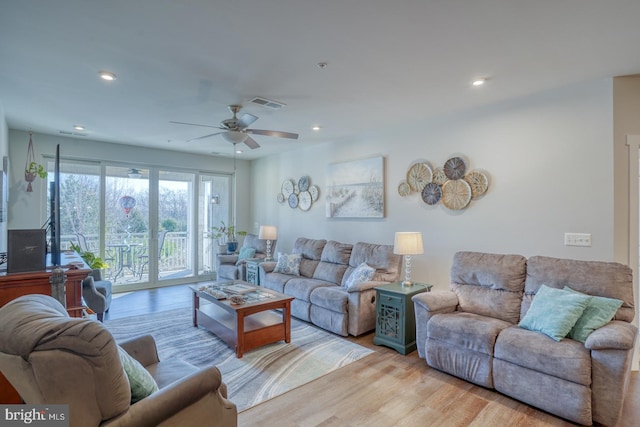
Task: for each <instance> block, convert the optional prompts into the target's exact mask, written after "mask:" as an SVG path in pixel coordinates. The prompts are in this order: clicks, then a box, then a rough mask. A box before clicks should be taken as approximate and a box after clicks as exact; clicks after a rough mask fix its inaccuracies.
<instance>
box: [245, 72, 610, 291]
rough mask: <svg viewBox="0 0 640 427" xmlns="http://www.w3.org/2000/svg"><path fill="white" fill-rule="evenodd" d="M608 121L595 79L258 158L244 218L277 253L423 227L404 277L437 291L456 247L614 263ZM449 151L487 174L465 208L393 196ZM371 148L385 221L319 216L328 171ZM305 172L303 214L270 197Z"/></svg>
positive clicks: (604, 85) (603, 93)
mask: <svg viewBox="0 0 640 427" xmlns="http://www.w3.org/2000/svg"><path fill="white" fill-rule="evenodd" d="M486 89H487V90H499V87H497V86H496V87H487V88H486ZM612 126H613V125H612V81H611V80H610V79H603V80H597V81H590V82H586V83H584V84H580V85H575V86H571V87H565V88H560V89H557V90H554V91H551V92H547V93H540V94H538V95H536V96H531V97H528V98H525V99H520V100H517V101H513V102H506V103H502V104H499V105H493V106H490V107H487V108H483V109H477V110H474V111H467V112H465V113H463V114H458V115H453V116H449V117H442V118H439V119H438V120H432V121H425V122H424V123H411V124H407V125H406V128H405V129H404V130H402V131H395V130H394V131H388V132H385V131H378V132H371V133H370V134H368V135H363V136H362V137H360V138H358V139H354V140H353V141H344V142H340V143H332V144H327V145H326V146H321V147H317V148H310V149H306V150H300V151H296V152H290V153H283V154H281V155H277V156H272V157H268V158H265V159H260V160H256V161H254V162H253V167H252V189H253V193H252V203H253V206H254V219H253V220H254V222H255V223H262V224H274V225H277V226H278V234H279V239H278V248H277V250H278V251H283V252H287V251H290V250H291V248H292V245H293V243H294V241H295V239H296V238H297V237H300V236H305V237H310V238H325V239H334V240H338V241H341V242H350V243H355V242H357V241H365V242H373V243H388V244H392V243H393V235H394V232H395V231H421V232H422V233H423V239H424V244H425V254H424V255H420V256H415V257H413V268H412V278H413V279H414V280H417V281H423V282H428V283H431V284H434V285H435V286H436V289H446V288H447V287H448V283H449V269H450V266H451V259H452V256H453V254H454V253H455V252H456V251H460V250H475V251H487V252H496V253H516V254H522V255H525V256H531V255H537V254H539V255H548V256H557V257H568V258H575V259H589V260H604V261H612V260H613V237H612V232H613V151H612V135H613V130H612ZM301 143H302V144H304V141H301ZM458 154H461V155H463V157H465V158H466V159H467V164H468V167H469V169H475V168H479V169H483V170H484V171H486V172H487V173H488V174H489V176H490V180H491V183H490V187H489V190H488V192H487V193H486V195H485V196H484V197H483V198H482V199H480V200H477V201H472V202H471V205H470V206H469V207H468V208H467V209H466V210H464V211H458V212H452V211H449V210H447V209H446V208H445V207H444V206H443V205H442V204H439V205H437V206H436V207H430V206H428V205H426V204H424V203H423V202H422V201H421V199H420V197H419V196H418V195H415V194H414V195H412V196H410V197H406V198H402V197H400V196H399V195H398V193H397V187H398V184H399V183H400V182H401V181H402V180H403V179H404V177H405V174H406V171H407V169H408V168H409V167H410V165H411V164H412V163H414V162H416V161H425V160H426V161H429V162H430V163H431V165H432V166H438V165H440V166H441V165H442V164H443V163H444V162H445V161H446V160H447V159H448V158H450V157H451V156H452V155H458ZM379 155H382V156H384V157H385V167H386V190H385V191H386V201H385V203H386V214H385V218H384V219H381V220H339V219H327V218H325V206H324V205H325V203H324V201H323V200H322V199H323V194H322V191H323V190H324V188H325V182H324V179H325V169H326V166H327V165H328V164H329V163H332V162H340V161H346V160H353V159H359V158H367V157H372V156H379ZM305 174H306V175H309V176H310V177H311V178H312V183H315V184H316V185H318V186H319V187H320V190H321V197H320V199H321V200H319V201H318V203H316V204H314V205H313V206H312V208H311V210H310V211H308V212H303V211H301V210H299V209H296V210H292V209H290V208H289V207H288V206H287V205H286V204H284V205H280V204H278V203H277V201H276V194H277V193H278V192H279V189H280V185H281V183H282V181H283V180H284V179H286V178H293V179H296V180H297V179H298V178H299V177H300V176H302V175H305ZM564 232H583V233H591V234H592V242H593V245H592V247H588V248H583V247H568V246H564V244H563V237H564Z"/></svg>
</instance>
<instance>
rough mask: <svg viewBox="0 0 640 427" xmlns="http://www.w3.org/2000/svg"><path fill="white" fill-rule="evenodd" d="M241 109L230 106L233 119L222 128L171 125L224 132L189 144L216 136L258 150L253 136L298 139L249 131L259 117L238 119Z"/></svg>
mask: <svg viewBox="0 0 640 427" xmlns="http://www.w3.org/2000/svg"><path fill="white" fill-rule="evenodd" d="M241 109H242V106H241V105H229V111H231V112H232V113H233V117H232V118H230V119H226V120H223V121H221V122H220V126H211V125H201V124H198V123H185V122H174V121H171V122H170V123H176V124H179V125H188V126H202V127H207V128H216V129H222V131H220V132H214V133H210V134H208V135H203V136H199V137H197V138H193V139H189V140H188V141H187V142H191V141H197V140H199V139H205V138H209V137H211V136H214V135H222V138H224V140H225V141H227V142H230V143H232V144H234V145H235V144H239V143H241V142H244V143H245V144H246V145H247V146H248V147H249V148H251V149H256V148H258V147H260V145H259V144H258V143H257V142H256V140H255V139H253V138H252V137H251V134H253V135H265V136H275V137H278V138H291V139H298V134H297V133H290V132H281V131H277V130H264V129H249V126H250V125H251V124H252V123H253V122H255V121H256V120H258V117H257V116H254V115H253V114H249V113H244V114H243V115H242V116H241V117H240V118H238V117H237V114H238V113H239V112H240V110H241Z"/></svg>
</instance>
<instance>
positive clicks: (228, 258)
mask: <svg viewBox="0 0 640 427" xmlns="http://www.w3.org/2000/svg"><path fill="white" fill-rule="evenodd" d="M217 261H218V264H235V263H236V262H238V255H233V254H231V255H218V258H217Z"/></svg>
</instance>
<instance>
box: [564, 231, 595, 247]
mask: <svg viewBox="0 0 640 427" xmlns="http://www.w3.org/2000/svg"><path fill="white" fill-rule="evenodd" d="M564 244H565V246H591V233H564Z"/></svg>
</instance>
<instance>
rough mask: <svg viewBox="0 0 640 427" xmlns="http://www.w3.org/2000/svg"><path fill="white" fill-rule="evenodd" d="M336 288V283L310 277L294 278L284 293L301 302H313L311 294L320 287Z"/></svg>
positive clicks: (285, 286)
mask: <svg viewBox="0 0 640 427" xmlns="http://www.w3.org/2000/svg"><path fill="white" fill-rule="evenodd" d="M325 286H336V285H335V283H330V282H325V281H324V280H318V279H311V278H308V277H294V278H292V279H291V280H289V281H288V282H287V283H286V284H285V285H284V293H285V294H287V295H289V296H292V297H294V298H296V299H298V300H301V301H307V302H308V301H311V293H312V292H313V291H314V290H315V289H316V288H320V287H325Z"/></svg>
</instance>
